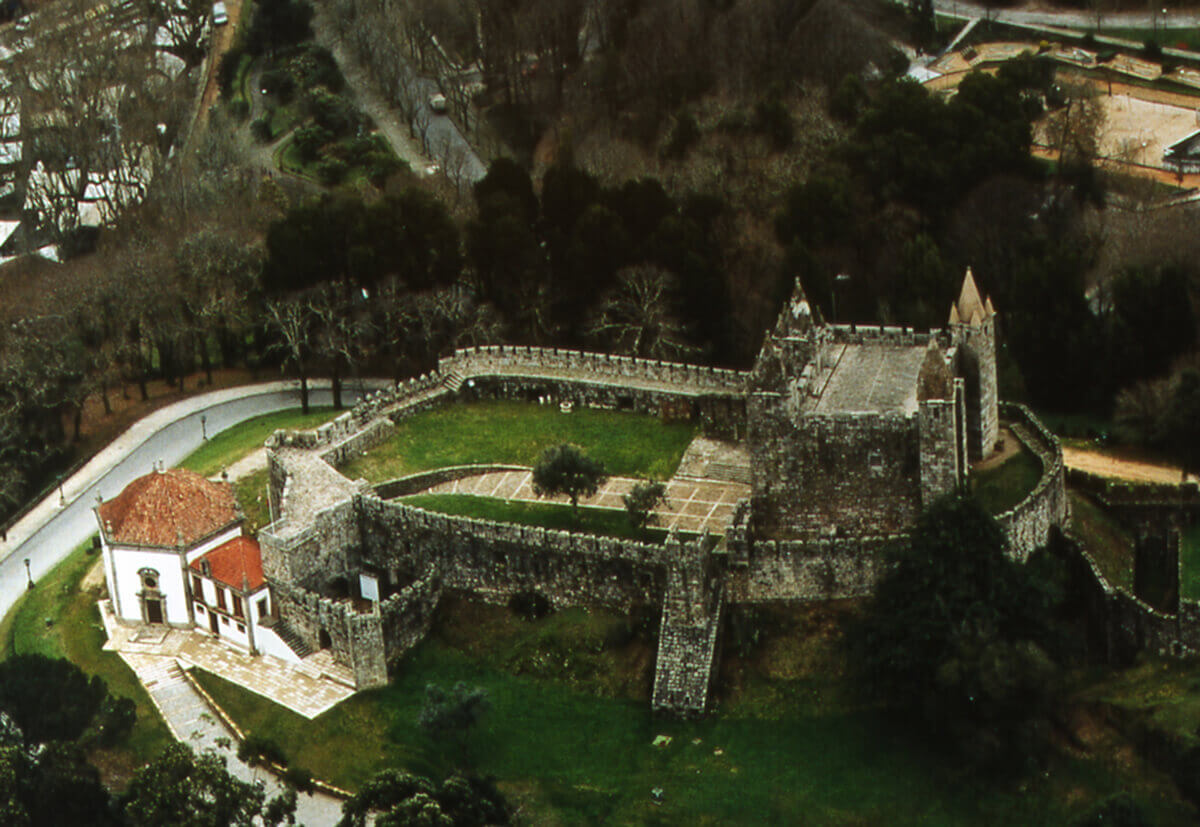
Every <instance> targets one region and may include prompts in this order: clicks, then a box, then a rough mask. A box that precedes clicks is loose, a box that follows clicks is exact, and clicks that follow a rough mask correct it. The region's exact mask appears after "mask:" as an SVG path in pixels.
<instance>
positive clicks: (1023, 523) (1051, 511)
mask: <svg viewBox="0 0 1200 827" xmlns="http://www.w3.org/2000/svg"><path fill="white" fill-rule="evenodd" d="M1004 416H1005V418H1006V419H1007V420H1008V421H1009V422H1010V423H1011V428H1012V431H1013V433H1014V434H1015V435H1016V436H1017V439H1019V440H1021V442H1022V443H1023V444H1024V445H1025V447H1027V448H1028V449H1029V450H1031V451H1033V453H1034V454H1036V455H1037V457H1038V459H1040V460H1041V462H1042V476H1041V479H1039V480H1038V483H1037V485H1036V486H1034V489H1033V491H1031V492H1030V493H1029V494H1028V495H1027V496H1026V497H1025V499H1023V500H1021V502H1019V503H1017V505H1016V506H1014V507H1013V508H1011V509H1009V510H1008V511H1005V512H1004V513H1002V514H999V515H997V516H996V522H998V523H999V524H1000V527H1001V528H1002V529H1004V533H1005V535H1006V536H1007V537H1008V553H1009V555H1010V556H1012V557H1013V558H1014V559H1016V560H1018V561H1020V562H1025V560H1027V559H1028V558H1029V555H1030V554H1032V553H1033V552H1034V550H1035V549H1037V548H1040V547H1041V546H1043V545H1045V544H1046V542H1047V541H1048V540H1049V539H1050V532H1051V531H1052V529H1054V528H1055V527H1056V526H1059V527H1061V526H1065V525H1067V523H1068V521H1069V520H1070V504H1069V501H1068V500H1067V490H1066V484H1065V481H1064V474H1063V458H1062V446H1061V445H1059V443H1058V438H1057V437H1055V436H1054V434H1052V433H1051V432H1050V431H1049V429H1047V428H1046V426H1045V425H1043V424H1042V423H1041V420H1039V419H1038V418H1037V417H1036V416H1034V415H1033V412H1032V411H1030V410H1029V409H1028V408H1026V407H1025V406H1024V405H1017V404H1013V403H1009V402H1006V403H1005V404H1004Z"/></svg>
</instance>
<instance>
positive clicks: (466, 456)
mask: <svg viewBox="0 0 1200 827" xmlns="http://www.w3.org/2000/svg"><path fill="white" fill-rule="evenodd" d="M695 431H696V429H695V427H694V426H693V425H692V424H690V423H663V422H661V421H660V420H659V419H657V418H656V417H653V416H647V415H645V414H635V413H618V412H616V411H605V410H598V409H593V408H583V409H579V410H576V411H574V412H573V413H570V414H563V413H560V412H559V410H558V409H557V408H555V407H551V406H542V405H535V404H532V403H524V402H479V403H476V404H473V405H454V406H451V407H448V408H441V409H438V410H435V411H430V412H428V413H424V414H420V415H418V416H414V417H412V418H411V419H407V420H405V421H403V422H401V423H400V424H399V425H398V426H397V427H396V433H395V434H394V435H393V436H392V437H391V439H389V440H388V441H387V442H385V443H383V444H382V445H379V446H377V447H376V448H374V449H372V450H371V451H369V452H367V454H366V455H365V456H362V457H359V458H357V459H355V460H353V461H351V462H350V463H348V464H347V465H346V467H345V468H343V469H342V471H343V473H345V475H346V476H348V477H349V478H350V479H356V478H358V477H362V478H364V479H366V480H369V481H371V482H383V481H385V480H390V479H395V478H396V477H402V476H405V475H406V474H412V473H415V472H417V471H426V470H429V469H433V468H444V467H446V466H450V465H470V464H475V463H507V464H513V465H529V466H532V465H533V464H534V463H536V462H537V458H538V455H539V454H541V452H542V451H543V450H545V449H546V448H549V447H550V446H552V445H558V444H561V443H564V442H570V443H574V444H576V445H579V446H580V447H581V448H583V450H584V451H585V452H587V453H588V454H589V455H590V456H592V457H593V458H595V459H598V460H600V461H601V462H603V463H604V467H605V470H606V471H607V472H608V473H609V474H611V475H613V476H627V477H650V478H653V479H660V480H662V479H667V478H668V477H670V476H671V474H672V473H674V471H675V468H676V466H678V465H679V460H680V458H681V457H682V456H683V452H684V451H685V450H686V449H687V446H688V443H689V442H691V441H692V437H693V436H694V435H695Z"/></svg>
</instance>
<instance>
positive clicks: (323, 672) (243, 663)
mask: <svg viewBox="0 0 1200 827" xmlns="http://www.w3.org/2000/svg"><path fill="white" fill-rule="evenodd" d="M100 614H101V617H102V618H103V620H104V628H105V630H106V631H107V632H108V641H107V642H106V643H105V644H104V647H103V648H104V649H105V650H106V651H110V652H116V653H117V654H119V655H120V656H121V657H122V658H123V659H124V660H125V661H126V662H127V663H129V665H130V667H132V668H133V670H134V671H135V672H138V670H139V666H138V665H137V664H141V665H143V667H144V665H145V664H146V663H152V662H157V661H170V662H172V663H178V664H182V665H183V666H186V667H191V666H197V667H199V668H201V669H203V670H204V671H206V672H211V673H212V674H214V675H217V676H219V677H221V678H224V679H225V680H227V681H229V682H231V683H236V684H237V685H238V686H241V687H243V688H244V689H248V690H250V691H251V692H254V693H255V694H258V695H261V696H263V697H264V698H267V699H268V700H270V701H273V702H275V703H277V704H279V705H280V706H283V707H286V708H288V709H290V710H292V711H293V712H295V713H297V714H299V715H303V716H304V717H305V718H308V719H310V720H311V719H312V718H315V717H317V716H318V715H320V714H321V713H323V712H327V711H329V710H330V709H332V708H333V707H334V706H336V705H337V704H339V703H341V702H342V701H344V700H346V698H349V697H350V696H351V695H353V694H354V675H353V674H352V673H351V672H350V670H349V669H347V668H346V667H345V666H342V665H341V664H338V663H334V661H333V658H332V657H331V656H330V655H329V653H328V652H316V653H315V654H313V655H310V656H309V657H307V658H305V659H304V660H303V661H302V662H301V663H300V664H299V665H294V664H290V663H285V662H284V661H281V660H278V659H277V658H273V657H270V656H269V655H251V654H250V653H249V652H245V651H242V650H241V649H238V648H236V647H233V646H230V645H228V644H225V643H220V642H218V641H217V640H215V639H214V638H213V637H212V636H211V635H206V634H204V633H203V632H200V631H193V630H185V629H171V628H167V627H162V626H159V627H151V628H146V627H129V626H122V625H120V624H118V623H116V622H115V621H114V620H113V617H112V610H111V608H110V606H109V603H108V601H107V600H104V601H101V603H100ZM140 674H141V673H139V676H140ZM147 688H149V685H148V684H147Z"/></svg>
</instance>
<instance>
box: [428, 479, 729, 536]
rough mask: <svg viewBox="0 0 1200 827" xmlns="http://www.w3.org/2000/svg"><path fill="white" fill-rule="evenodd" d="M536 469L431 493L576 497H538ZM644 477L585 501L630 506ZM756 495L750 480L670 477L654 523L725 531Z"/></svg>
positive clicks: (616, 482)
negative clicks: (741, 504)
mask: <svg viewBox="0 0 1200 827" xmlns="http://www.w3.org/2000/svg"><path fill="white" fill-rule="evenodd" d="M532 477H533V471H532V470H525V471H494V472H488V473H483V474H476V475H475V476H471V477H465V478H463V479H459V480H453V481H451V482H446V483H442V484H440V485H435V486H433V487H432V488H429V489H427V490H426V491H427V493H430V494H474V495H476V496H481V497H498V498H500V499H505V500H530V501H533V500H539V499H540V500H543V501H547V502H560V503H567V502H570V500H569V498H567V497H565V496H563V497H538V496H537V494H535V493H534V491H533V481H532ZM638 482H639V480H636V479H632V478H629V477H610V478H609V480H608V482H607V483H605V485H604V487H603V488H601V489H600V491H598V492H597V493H596V495H595V496H592V497H588V498H586V499H581V500H580V501H579V504H580V505H590V506H596V507H599V508H611V509H617V510H624V508H625V503H624V502H623V501H622V499H621V498H622V497H623V496H624V495H625V494H627V493H629V491H630V489H632V488H633V486H634V485H636V484H637V483H638ZM748 496H750V486H749V485H745V484H743V483H737V482H725V481H720V480H704V479H686V478H681V477H674V478H672V479H671V480H670V481H669V482H668V483H667V494H666V502H665V503H664V504H663V505H662V506H660V507H659V508H656V509H655V510H654V517H655V519H654V520H653V521H652V522H651V525H653V526H655V527H657V528H667V529H670V528H676V529H678V530H680V531H690V532H696V533H699V532H702V531H705V530H707V531H709V532H711V533H713V534H724V533H725V527H726V526H727V525H728V524H729V520H730V519H731V518H732V516H733V509H734V506H735V505H736V504H737V501H738V500H740V499H743V498H744V497H748Z"/></svg>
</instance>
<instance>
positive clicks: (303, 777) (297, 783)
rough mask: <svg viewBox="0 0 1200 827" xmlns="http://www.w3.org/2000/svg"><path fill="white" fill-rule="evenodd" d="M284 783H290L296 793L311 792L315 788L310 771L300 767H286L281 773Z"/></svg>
mask: <svg viewBox="0 0 1200 827" xmlns="http://www.w3.org/2000/svg"><path fill="white" fill-rule="evenodd" d="M283 780H284V783H287V784H290V785H291V786H292V787H294V788H295V790H296V792H298V793H311V792H312V791H313V790H315V789H316V785H315V784H313V776H312V773H311V772H309V771H308V770H306V769H302V768H300V767H288V768H287V770H286V771H285V772H284V773H283Z"/></svg>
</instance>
